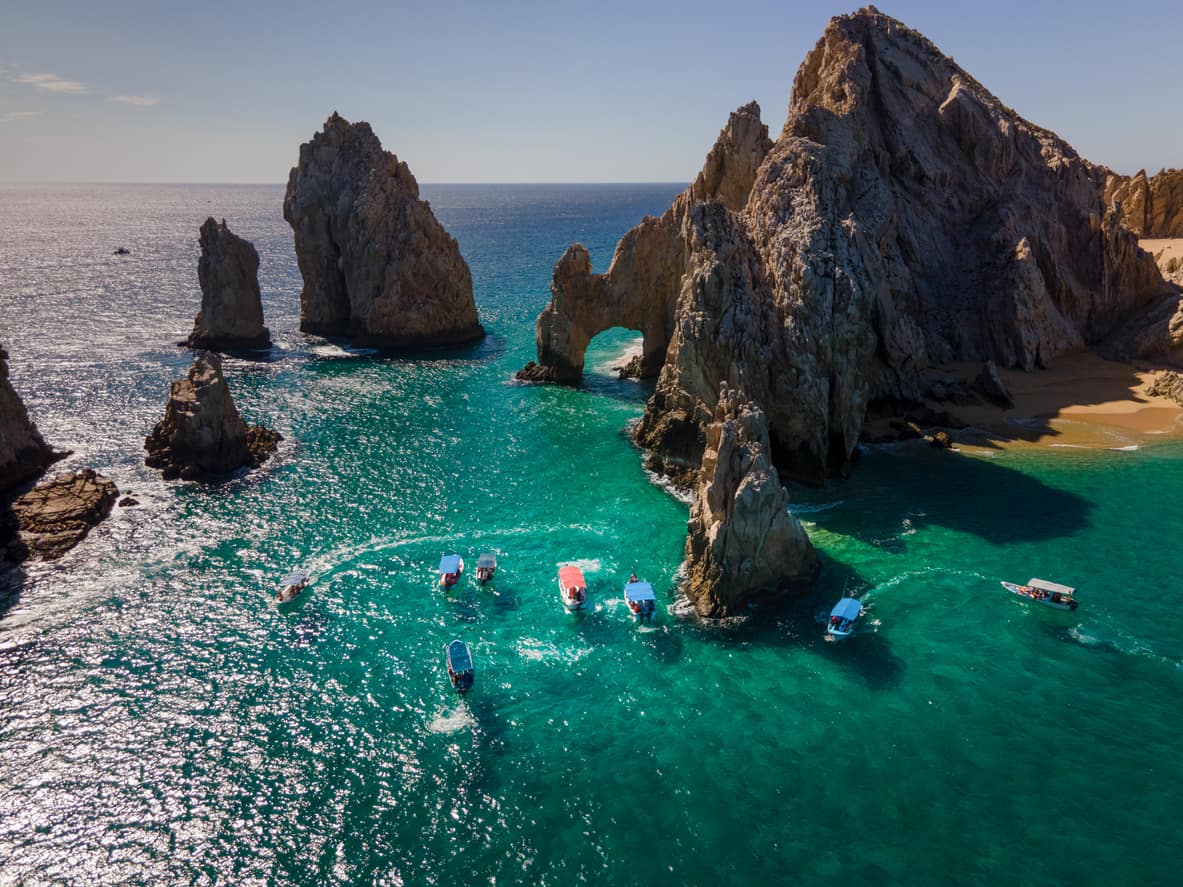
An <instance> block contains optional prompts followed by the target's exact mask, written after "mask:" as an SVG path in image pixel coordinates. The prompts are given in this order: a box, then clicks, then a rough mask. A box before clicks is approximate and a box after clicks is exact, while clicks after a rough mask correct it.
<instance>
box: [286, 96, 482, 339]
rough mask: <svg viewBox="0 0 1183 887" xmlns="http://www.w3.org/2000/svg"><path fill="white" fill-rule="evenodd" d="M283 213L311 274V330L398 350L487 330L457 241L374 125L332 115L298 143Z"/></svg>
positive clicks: (307, 326)
mask: <svg viewBox="0 0 1183 887" xmlns="http://www.w3.org/2000/svg"><path fill="white" fill-rule="evenodd" d="M283 217H284V218H285V219H286V220H287V221H288V223H289V224H290V225H291V226H292V231H293V232H294V234H295V239H296V259H297V261H298V263H299V266H300V273H301V274H302V275H303V277H304V289H303V291H302V292H301V293H300V329H301V330H303V331H304V332H308V333H315V334H317V335H322V336H349V337H350V339H351V340H352V341H353V343H354V344H357V345H375V346H379V347H394V348H401V347H415V346H431V345H457V344H463V343H467V342H473V341H476V340H477V339H480V338H481V337H483V336H484V334H485V331H484V328H483V327H482V326H481V324H480V321H479V320H478V318H477V310H476V304H475V302H474V301H473V298H472V275H471V273H470V272H469V269H468V263H467V262H465V261H464V257H463V256H461V255H460V248H459V246H458V245H457V243H456V241H455V240H454V239H453V238H452V236H451V235H450V234H448V232H447V231H446V230H444V227H443V225H441V224H440V223H439V221H438V220H437V219H436V217H435V215H434V214H433V213H432V211H431V207H430V206H428V204H427V203H426V201H423V200H420V199H419V185H418V183H417V182H416V181H415V177H414V176H413V175H411V171H410V169H408V168H407V165H406V164H405V163H402V162H400V161H399V159H398V158H397V157H395V156H394V155H393V154H391V153H390V152H389V151H384V150H382V144H381V143H380V142H379V141H378V137H377V136H376V135H374V133H373V131H372V130H371V129H370V125H369V124H368V123H349V121H347V120H345V119H344V118H342V117H341V116H340V115H338V114H336V113H334V114H333V116H332V117H330V118H329V119H328V120H327V121H325V126H324V130H323V131H322V132H318V133H317V134H316V135H315V136H313V137H312V141H310V142H306V143H305V144H303V145H301V146H300V162H299V164H298V165H297V166H296V167H295V168H293V169H292V172H291V175H290V176H289V178H288V187H287V193H286V194H285V196H284V201H283Z"/></svg>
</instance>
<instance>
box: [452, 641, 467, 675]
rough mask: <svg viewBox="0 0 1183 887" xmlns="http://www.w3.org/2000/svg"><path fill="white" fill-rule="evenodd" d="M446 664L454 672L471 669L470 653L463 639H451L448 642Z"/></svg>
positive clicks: (461, 672) (460, 672) (459, 672)
mask: <svg viewBox="0 0 1183 887" xmlns="http://www.w3.org/2000/svg"><path fill="white" fill-rule="evenodd" d="M448 665H450V666H452V671H454V672H456V674H464V673H465V672H466V671H472V654H470V653H469V652H468V645H467V644H465V643H464V641H452V643H450V644H448Z"/></svg>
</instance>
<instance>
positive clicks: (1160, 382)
mask: <svg viewBox="0 0 1183 887" xmlns="http://www.w3.org/2000/svg"><path fill="white" fill-rule="evenodd" d="M1146 393H1147V394H1150V395H1151V396H1152V397H1169V398H1170V399H1171V400H1173V401H1175V403H1177V404H1179V406H1181V407H1183V373H1177V372H1175V371H1174V370H1166V371H1165V372H1161V373H1159V374H1158V375H1157V376H1155V377H1154V381H1153V382H1151V383H1150V387H1149V388H1148V389H1147V391H1146Z"/></svg>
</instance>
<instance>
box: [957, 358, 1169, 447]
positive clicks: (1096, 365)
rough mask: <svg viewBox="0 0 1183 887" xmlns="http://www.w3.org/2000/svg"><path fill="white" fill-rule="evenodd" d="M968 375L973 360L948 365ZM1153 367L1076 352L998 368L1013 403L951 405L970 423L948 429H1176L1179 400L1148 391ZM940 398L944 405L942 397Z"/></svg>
mask: <svg viewBox="0 0 1183 887" xmlns="http://www.w3.org/2000/svg"><path fill="white" fill-rule="evenodd" d="M947 369H949V370H950V371H951V372H954V373H956V374H957V375H958V376H959V377H960V378H964V379H972V378H973V377H974V375H975V374H976V372H977V370H978V369H979V367H978V366H977V365H971V364H959V365H954V366H951V367H948V368H947ZM1158 372H1160V371H1157V370H1152V369H1149V368H1139V367H1135V366H1131V365H1130V364H1125V363H1116V362H1114V361H1109V360H1104V359H1102V358H1100V357H1098V356H1096V355H1095V354H1091V353H1087V352H1082V353H1078V354H1069V355H1062V356H1060V357H1058V358H1056V360H1055V363H1054V364H1053V366H1052V367H1051V369H1046V370H1035V371H1033V372H1030V373H1027V372H1024V371H1022V370H1015V369H1004V370H1000V371H999V375H1000V376H1001V378H1002V380H1003V382H1005V383H1006V385H1007V387H1008V388H1009V389H1010V392H1011V396H1012V397H1013V399H1014V402H1015V407H1014V409H1011V410H1000V409H999V408H997V407H994V406H990V405H986V404H983V405H980V406H952V407H951V408H950V412H952V414H953V415H955V416H956V417H957V418H959V419H961V420H962V421H964V422H966V423H968V424H969V425H970V426H971V427H970V428H966V429H962V430H960V431H958V432H956V433H955V434H954V435H953V436H954V438H955V439H956V440H957V441H958V442H959V443H963V444H967V445H971V446H972V445H975V444H976V445H980V446H987V447H991V448H996V447H1012V446H1030V445H1037V446H1075V447H1088V448H1113V447H1124V446H1135V445H1141V444H1144V443H1149V442H1153V441H1155V440H1162V439H1164V437H1168V436H1170V437H1174V436H1181V435H1183V406H1180V405H1179V404H1178V403H1176V402H1175V401H1173V400H1171V399H1170V398H1167V397H1160V396H1156V395H1152V394H1150V393H1149V391H1148V389H1149V388H1150V386H1151V385H1152V383H1153V381H1154V378H1155V376H1156V375H1157V374H1158ZM943 406H947V405H943Z"/></svg>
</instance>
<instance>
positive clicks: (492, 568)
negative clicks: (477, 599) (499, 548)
mask: <svg viewBox="0 0 1183 887" xmlns="http://www.w3.org/2000/svg"><path fill="white" fill-rule="evenodd" d="M496 573H497V555H495V554H489V553H486V554H482V555H481V556H480V557H478V558H477V559H476V580H477V582H479V583H481V585H484V584H485V583H486V582H488V581H490V580H491V579H492V578H493V576H494V575H495V574H496Z"/></svg>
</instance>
